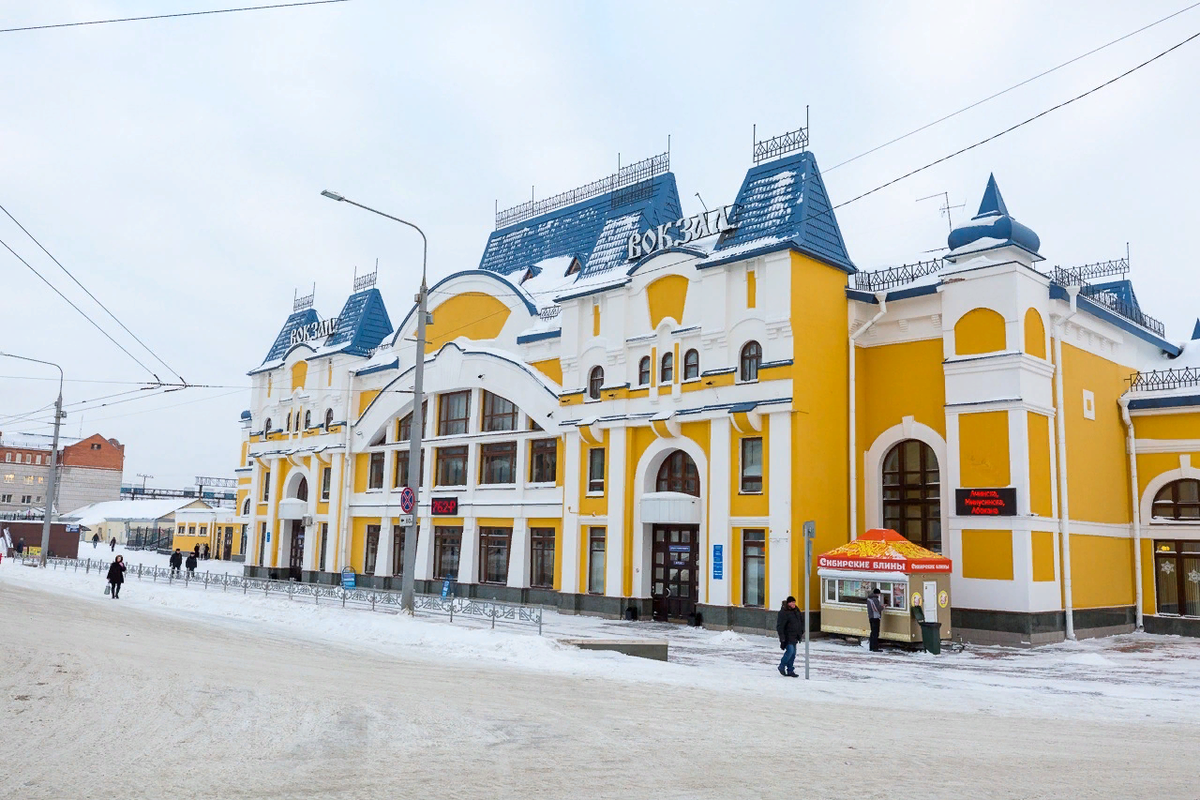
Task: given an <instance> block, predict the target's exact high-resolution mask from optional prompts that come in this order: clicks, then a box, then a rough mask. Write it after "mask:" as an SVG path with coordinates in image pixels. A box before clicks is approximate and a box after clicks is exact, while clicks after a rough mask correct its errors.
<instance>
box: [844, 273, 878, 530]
mask: <svg viewBox="0 0 1200 800" xmlns="http://www.w3.org/2000/svg"><path fill="white" fill-rule="evenodd" d="M875 301H876V302H877V303H879V312H878V313H877V314H875V316H873V317H871V319H869V320H868V321H867V324H866V325H863V326H862V327H861V328H859V329H858V330H856V331H855V332H854V333H852V334H850V539H851V540H854V539H857V538H858V453H857V452H856V451H857V449H858V436H857V430H856V428H857V426H856V420H855V414H856V413H857V403H856V399H855V394H854V393H855V388H854V385H855V380H854V371H855V353H854V351H855V345H854V343H855V341H857V340H858V337H859V336H862V335H863V334H864V333H866V332H867V329H868V328H870V327H871V326H872V325H874V324H875V323H876V322H877V321H878V320H879V318H880V317H882V316H883V315H884V314H886V313H887V292H876V293H875Z"/></svg>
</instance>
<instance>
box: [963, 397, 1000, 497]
mask: <svg viewBox="0 0 1200 800" xmlns="http://www.w3.org/2000/svg"><path fill="white" fill-rule="evenodd" d="M958 452H959V484H960V485H961V486H962V487H963V488H968V489H974V488H980V487H992V486H1008V485H1009V483H1011V475H1010V470H1009V462H1008V412H1007V411H984V412H980V413H977V414H959V416H958Z"/></svg>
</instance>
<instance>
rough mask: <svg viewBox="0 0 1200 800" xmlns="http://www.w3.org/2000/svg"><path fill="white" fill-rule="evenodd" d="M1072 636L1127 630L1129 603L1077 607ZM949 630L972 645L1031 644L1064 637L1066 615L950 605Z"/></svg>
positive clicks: (1132, 615) (1130, 626)
mask: <svg viewBox="0 0 1200 800" xmlns="http://www.w3.org/2000/svg"><path fill="white" fill-rule="evenodd" d="M1074 618H1075V638H1077V639H1091V638H1096V637H1099V636H1113V635H1115V634H1118V633H1130V632H1132V631H1133V630H1134V628H1135V622H1136V611H1135V609H1134V607H1133V606H1116V607H1114V608H1080V609H1076V610H1075V613H1074ZM950 630H951V635H952V636H954V637H955V638H961V639H962V640H963V641H964V642H971V643H972V644H1000V645H1008V646H1012V647H1034V646H1037V645H1043V644H1053V643H1055V642H1061V641H1064V640H1065V639H1066V638H1067V616H1066V613H1065V612H1063V611H1043V612H1039V613H1033V614H1021V613H1017V612H1013V611H988V610H986V609H973V608H953V609H951V610H950Z"/></svg>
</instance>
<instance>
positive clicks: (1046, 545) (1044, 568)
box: [1029, 531, 1054, 581]
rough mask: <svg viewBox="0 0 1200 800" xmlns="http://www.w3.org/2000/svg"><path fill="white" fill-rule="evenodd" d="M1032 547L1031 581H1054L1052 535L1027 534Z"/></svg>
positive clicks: (1037, 532) (1044, 533)
mask: <svg viewBox="0 0 1200 800" xmlns="http://www.w3.org/2000/svg"><path fill="white" fill-rule="evenodd" d="M1029 536H1030V539H1031V544H1032V546H1033V579H1034V580H1035V581H1052V580H1054V534H1053V533H1050V532H1049V531H1034V532H1033V533H1031V534H1029Z"/></svg>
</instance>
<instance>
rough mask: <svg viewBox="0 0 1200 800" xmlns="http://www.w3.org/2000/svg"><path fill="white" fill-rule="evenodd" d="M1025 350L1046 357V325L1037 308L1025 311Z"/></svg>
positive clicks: (1039, 356)
mask: <svg viewBox="0 0 1200 800" xmlns="http://www.w3.org/2000/svg"><path fill="white" fill-rule="evenodd" d="M1025 352H1026V353H1028V354H1029V355H1031V356H1037V357H1038V358H1045V357H1046V326H1045V325H1044V324H1043V323H1042V315H1041V314H1040V313H1038V310H1037V309H1036V308H1031V309H1029V310H1028V311H1026V312H1025Z"/></svg>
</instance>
